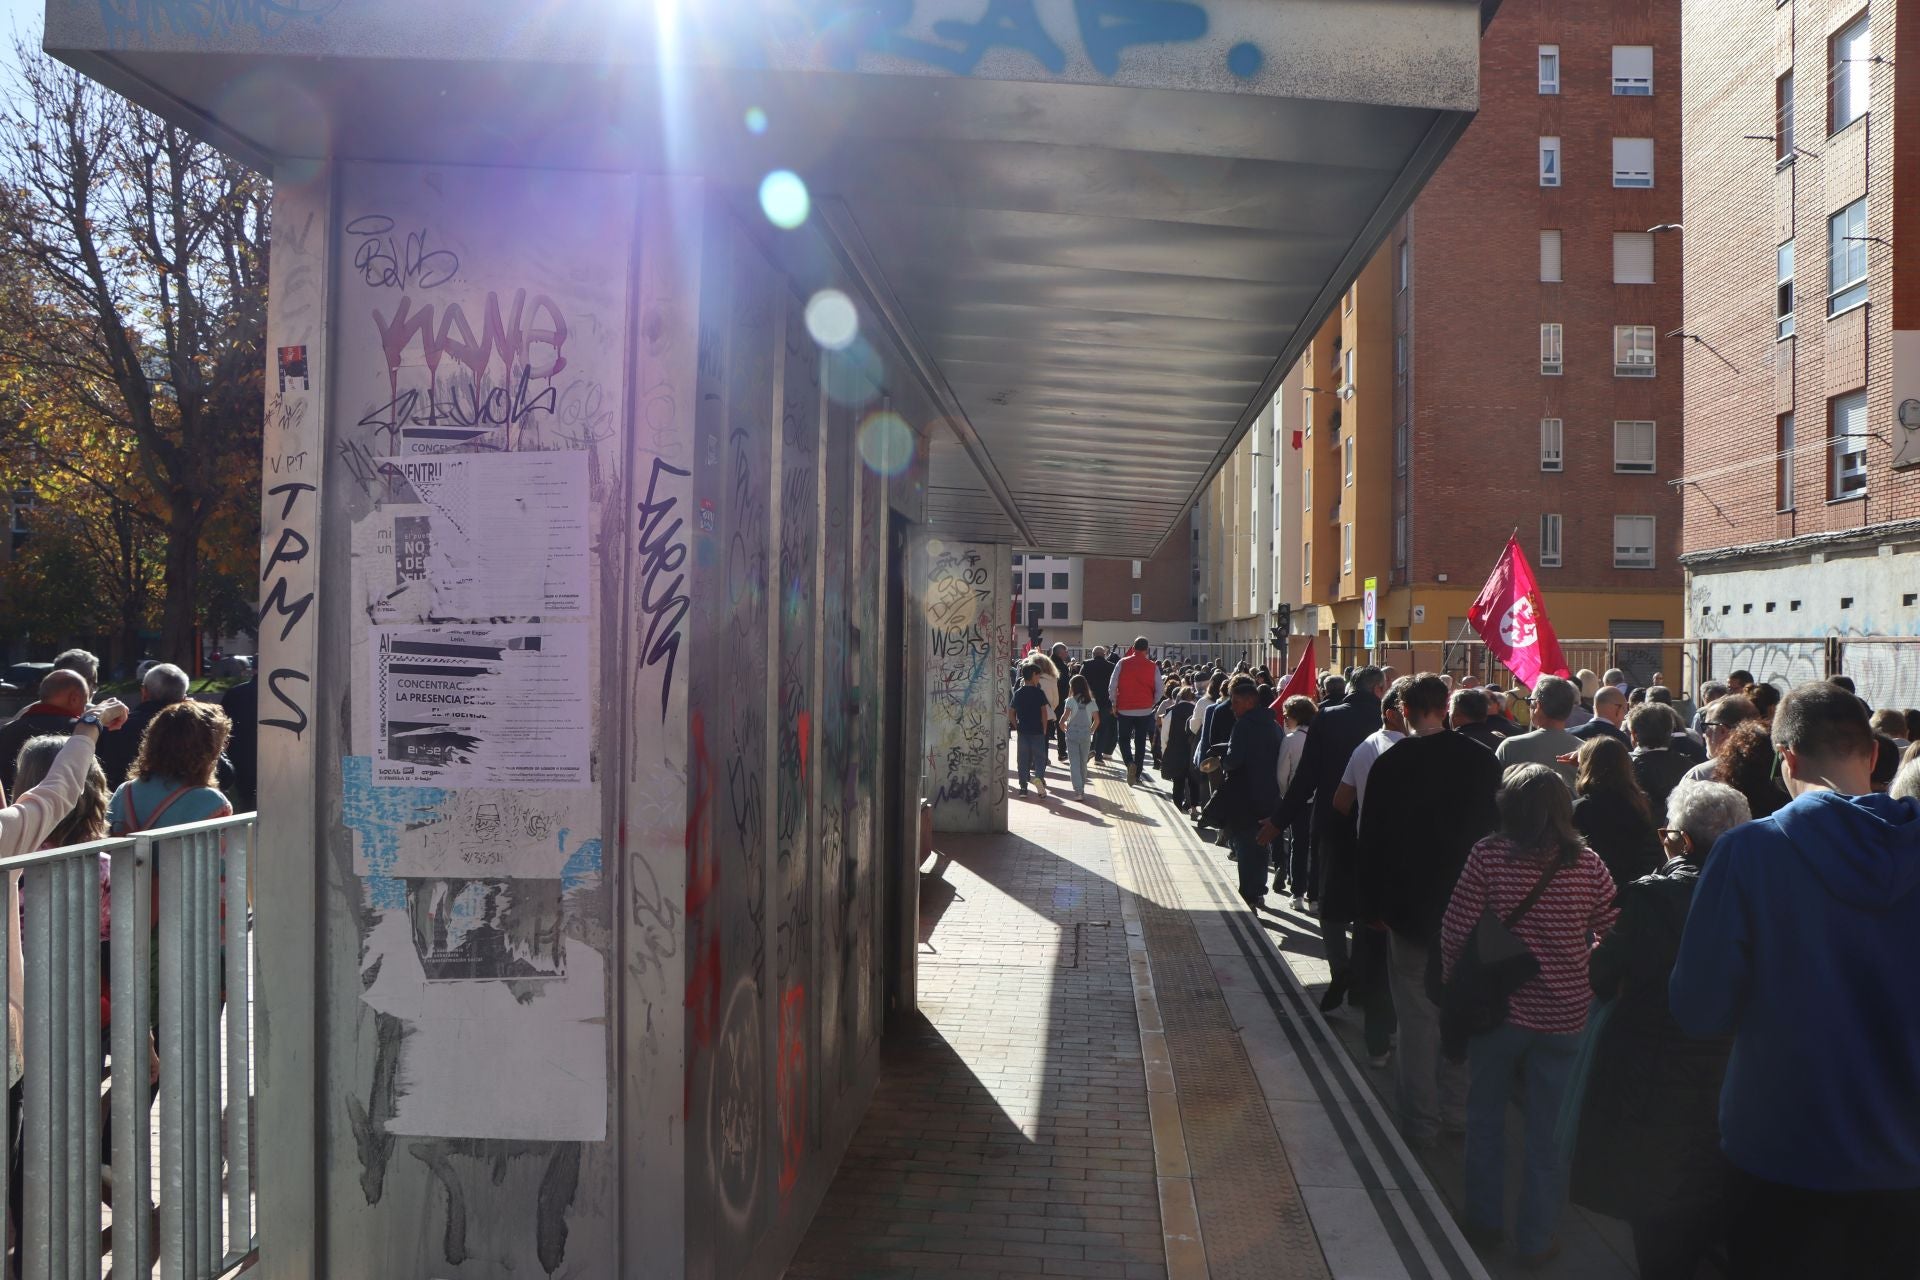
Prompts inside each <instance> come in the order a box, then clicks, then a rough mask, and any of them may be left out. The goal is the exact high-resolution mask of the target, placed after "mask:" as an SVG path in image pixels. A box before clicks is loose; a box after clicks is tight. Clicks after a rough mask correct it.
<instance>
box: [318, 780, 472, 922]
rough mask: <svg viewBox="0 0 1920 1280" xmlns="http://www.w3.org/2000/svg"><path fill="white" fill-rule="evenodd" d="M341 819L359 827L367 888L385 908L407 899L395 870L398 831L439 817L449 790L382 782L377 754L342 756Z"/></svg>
mask: <svg viewBox="0 0 1920 1280" xmlns="http://www.w3.org/2000/svg"><path fill="white" fill-rule="evenodd" d="M340 784H341V785H340V821H341V823H342V824H343V825H344V826H345V827H346V828H347V829H348V830H349V831H354V832H357V833H359V836H360V851H361V855H362V857H363V858H364V860H365V862H366V865H367V871H368V875H367V877H366V880H367V893H368V896H369V897H370V898H371V899H372V902H373V905H374V906H375V907H376V908H378V909H379V910H382V911H398V910H400V909H402V908H404V907H405V906H406V905H407V886H406V883H405V882H404V881H402V880H398V879H395V878H394V877H393V875H392V872H393V868H394V864H395V863H397V862H398V861H399V859H400V833H401V832H402V831H406V830H409V829H411V828H413V827H422V826H425V825H427V824H428V823H430V822H437V821H439V820H440V819H441V818H442V817H444V816H445V815H444V814H443V813H442V812H441V806H442V805H444V804H446V802H447V800H448V797H449V793H448V792H447V791H444V790H442V789H441V788H439V787H383V786H378V785H376V784H375V783H374V781H373V760H372V759H371V758H370V757H367V756H348V757H346V759H345V760H343V761H341V770H340Z"/></svg>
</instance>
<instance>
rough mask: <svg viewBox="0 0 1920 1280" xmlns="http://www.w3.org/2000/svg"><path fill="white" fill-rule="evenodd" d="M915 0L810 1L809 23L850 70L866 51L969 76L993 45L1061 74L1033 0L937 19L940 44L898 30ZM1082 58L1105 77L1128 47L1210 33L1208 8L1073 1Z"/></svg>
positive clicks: (1185, 2)
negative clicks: (811, 19)
mask: <svg viewBox="0 0 1920 1280" xmlns="http://www.w3.org/2000/svg"><path fill="white" fill-rule="evenodd" d="M914 5H915V0H877V2H876V0H815V7H814V29H815V30H816V31H818V32H819V33H820V35H821V37H822V43H823V45H824V47H825V51H826V56H827V60H828V62H829V63H830V64H832V65H833V66H836V67H839V68H840V69H842V70H852V69H853V68H854V66H855V64H856V63H857V62H858V61H859V58H860V55H861V54H863V53H878V54H888V55H891V56H893V57H896V58H905V59H908V60H910V61H913V62H921V63H925V64H926V65H927V66H930V67H938V68H940V69H941V70H942V71H950V72H952V73H953V74H954V75H957V76H965V75H972V74H973V71H974V68H976V67H978V66H979V65H980V61H981V59H983V58H985V57H986V56H987V54H988V53H989V52H991V51H992V50H994V49H996V48H1005V49H1018V50H1020V51H1021V52H1023V53H1026V54H1029V55H1031V56H1032V58H1033V59H1034V61H1036V62H1038V63H1039V64H1040V65H1041V66H1042V67H1043V68H1045V69H1046V70H1048V71H1050V72H1052V73H1053V74H1055V75H1058V74H1059V73H1060V72H1062V71H1064V70H1066V66H1067V53H1066V50H1064V49H1062V48H1061V47H1060V44H1059V42H1058V41H1057V40H1055V39H1054V37H1053V35H1052V33H1050V32H1049V31H1048V30H1047V28H1046V25H1045V24H1044V23H1042V22H1041V21H1040V15H1039V14H1038V13H1037V12H1036V11H1035V9H1034V0H986V8H985V9H984V10H983V11H982V12H981V14H980V16H979V17H978V18H976V19H975V20H973V21H972V22H967V21H963V20H961V19H957V18H941V19H938V20H936V21H935V22H934V23H933V34H934V35H935V36H937V37H939V39H940V40H941V41H944V42H945V43H935V42H934V41H931V40H922V39H920V38H918V37H915V36H909V35H905V34H903V29H904V28H906V27H907V26H908V25H909V24H911V23H912V21H913V16H914ZM1073 12H1074V18H1075V22H1076V27H1077V34H1078V35H1079V37H1080V44H1081V47H1082V48H1083V49H1084V50H1085V52H1086V55H1087V61H1088V62H1090V63H1092V64H1093V69H1094V70H1095V71H1098V72H1099V73H1100V74H1101V75H1103V76H1110V75H1113V74H1114V73H1115V72H1117V71H1118V70H1119V69H1120V55H1121V53H1122V52H1123V51H1125V50H1126V49H1127V48H1129V47H1130V46H1132V45H1144V44H1185V43H1188V42H1191V41H1194V40H1198V39H1200V38H1201V37H1202V36H1204V35H1206V34H1207V11H1206V10H1205V9H1204V8H1202V7H1201V6H1199V5H1197V4H1194V3H1192V2H1191V0H1073Z"/></svg>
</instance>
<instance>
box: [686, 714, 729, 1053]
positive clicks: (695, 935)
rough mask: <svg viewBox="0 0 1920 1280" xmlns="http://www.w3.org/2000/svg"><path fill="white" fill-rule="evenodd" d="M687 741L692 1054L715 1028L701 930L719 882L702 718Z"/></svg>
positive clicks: (709, 936) (711, 971) (716, 992)
mask: <svg viewBox="0 0 1920 1280" xmlns="http://www.w3.org/2000/svg"><path fill="white" fill-rule="evenodd" d="M688 737H689V738H690V739H691V741H692V745H693V751H692V758H691V760H690V761H689V767H688V773H689V775H690V781H691V782H692V787H691V791H692V793H693V796H692V802H691V803H690V804H689V805H688V806H687V911H686V917H687V950H688V953H689V955H690V957H691V959H692V963H691V964H690V965H689V966H688V968H687V994H686V1005H687V1013H688V1015H689V1018H688V1024H689V1025H688V1030H689V1033H690V1034H691V1036H692V1038H693V1045H694V1048H695V1049H706V1048H709V1047H711V1046H712V1044H713V1033H714V1029H715V1028H716V1027H717V1026H718V1025H719V1023H720V980H721V977H722V970H721V966H720V935H719V933H718V932H717V931H715V932H709V930H708V928H707V920H706V909H707V900H708V898H710V897H712V895H713V887H714V884H715V883H716V881H717V880H718V879H719V875H718V872H717V870H716V868H715V866H714V858H713V840H712V836H711V833H710V832H709V831H708V829H707V805H708V802H709V801H710V800H711V799H712V798H713V765H712V762H711V761H710V760H709V759H708V757H707V726H706V720H705V717H703V716H702V715H701V714H700V712H698V711H695V712H693V713H692V715H691V717H690V718H689V724H688Z"/></svg>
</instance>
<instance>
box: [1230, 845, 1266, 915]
mask: <svg viewBox="0 0 1920 1280" xmlns="http://www.w3.org/2000/svg"><path fill="white" fill-rule="evenodd" d="M1259 831H1260V828H1259V827H1258V826H1251V827H1241V828H1238V829H1236V830H1234V831H1231V832H1229V833H1228V839H1229V840H1230V841H1231V843H1232V845H1233V852H1234V853H1235V855H1237V856H1236V860H1235V862H1234V864H1233V865H1234V866H1236V867H1238V868H1239V869H1240V896H1241V897H1242V898H1243V899H1245V900H1246V904H1247V905H1248V906H1249V907H1251V908H1253V910H1254V911H1255V912H1256V913H1258V912H1259V910H1260V908H1261V907H1262V906H1264V905H1265V904H1266V901H1267V846H1266V845H1263V844H1261V843H1259V842H1258V841H1257V840H1255V839H1254V836H1255V835H1257V834H1259Z"/></svg>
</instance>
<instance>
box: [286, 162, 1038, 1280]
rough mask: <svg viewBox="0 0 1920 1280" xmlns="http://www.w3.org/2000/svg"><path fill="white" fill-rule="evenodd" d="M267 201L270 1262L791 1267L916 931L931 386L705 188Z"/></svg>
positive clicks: (619, 1271)
mask: <svg viewBox="0 0 1920 1280" xmlns="http://www.w3.org/2000/svg"><path fill="white" fill-rule="evenodd" d="M274 218H275V227H274V245H275V251H274V257H273V261H272V272H273V275H272V298H273V308H272V314H271V316H270V319H269V347H270V349H271V353H270V354H271V367H270V369H269V400H268V415H267V431H266V455H265V461H264V467H265V480H266V483H265V485H264V486H263V492H264V495H265V510H264V513H263V516H264V519H263V538H264V541H263V548H262V565H263V569H264V571H265V580H264V586H263V597H264V603H263V610H262V619H261V622H262V626H261V661H262V673H263V674H262V679H263V683H264V686H265V695H266V696H265V697H264V698H263V712H262V747H261V756H262V798H261V809H262V812H263V814H264V815H265V817H264V821H263V824H262V837H261V844H260V873H259V883H260V901H259V917H258V931H257V933H256V938H257V939H258V945H259V948H260V955H261V965H260V967H261V993H260V994H261V998H260V1009H261V1017H260V1031H261V1052H260V1060H261V1073H260V1080H261V1089H262V1127H261V1133H262V1150H261V1159H262V1163H263V1171H262V1178H261V1189H262V1214H261V1220H262V1234H263V1238H264V1239H266V1240H268V1241H270V1243H271V1246H272V1247H271V1248H266V1249H263V1267H264V1270H265V1273H266V1274H268V1275H271V1276H275V1277H281V1276H285V1277H294V1276H300V1277H312V1276H319V1275H332V1276H348V1275H354V1276H360V1275H364V1276H381V1277H383V1278H384V1277H391V1278H394V1280H402V1278H409V1277H417V1278H419V1280H469V1278H473V1280H477V1278H480V1277H489V1278H491V1277H497V1276H501V1275H506V1274H520V1275H535V1276H543V1275H563V1274H572V1275H595V1276H602V1275H604V1276H634V1277H662V1278H666V1280H679V1278H680V1277H697V1278H700V1280H714V1278H718V1277H729V1278H730V1277H736V1276H740V1277H747V1276H767V1275H773V1274H777V1272H778V1270H779V1267H780V1266H781V1265H782V1264H783V1263H784V1260H785V1258H786V1257H787V1256H788V1255H789V1254H790V1252H791V1250H792V1248H793V1247H794V1245H795V1244H796V1243H797V1241H798V1239H799V1235H800V1233H801V1231H802V1230H803V1229H804V1227H805V1224H806V1222H807V1220H808V1218H809V1217H810V1215H811V1212H812V1208H813V1205H814V1204H815V1203H816V1202H817V1200H818V1198H819V1196H820V1195H822V1194H823V1193H824V1191H825V1188H826V1185H827V1183H828V1181H829V1180H830V1179H829V1175H830V1172H831V1170H832V1168H833V1166H834V1165H835V1164H836V1163H837V1161H838V1158H839V1153H840V1151H841V1150H842V1149H843V1148H844V1146H845V1144H846V1142H847V1140H848V1139H849V1137H850V1136H851V1133H852V1130H853V1127H854V1125H855V1124H856V1123H857V1121H858V1118H859V1115H860V1112H861V1110H862V1108H863V1107H864V1104H865V1099H866V1097H867V1095H868V1092H869V1091H870V1090H871V1088H872V1086H873V1081H874V1078H875V1073H876V1071H877V1047H878V1042H879V1034H880V1027H881V1024H882V1019H883V1015H884V1001H885V998H886V996H885V992H886V991H887V990H889V988H888V986H887V983H886V981H885V966H886V964H887V963H888V960H887V957H888V956H890V955H893V954H896V953H897V947H896V946H895V940H896V937H897V936H905V937H908V938H910V937H911V929H910V927H903V928H890V926H889V921H888V920H887V919H886V917H885V914H884V913H885V910H886V904H887V903H888V902H889V900H890V899H889V886H888V881H887V876H888V874H889V868H891V867H894V866H895V865H896V861H897V860H896V859H894V858H893V857H892V854H893V852H894V851H895V850H898V849H901V848H903V847H904V846H903V844H902V840H903V833H904V832H905V831H906V829H907V828H908V826H909V819H908V818H907V817H906V816H905V815H907V814H908V813H909V812H911V811H912V810H913V809H914V808H915V807H916V803H917V800H918V798H919V794H920V786H921V768H920V756H919V753H918V752H916V751H899V750H897V749H889V748H888V747H887V746H886V745H885V744H884V743H883V737H884V734H885V732H886V731H887V730H886V727H887V726H889V725H892V724H895V723H898V725H899V726H900V730H899V731H900V732H901V733H903V734H910V735H911V737H910V738H909V739H908V740H910V741H914V742H917V741H919V740H920V737H921V734H922V730H921V724H920V714H919V710H918V707H917V706H907V705H903V704H904V700H905V699H907V698H909V697H917V696H918V690H919V689H920V687H921V679H922V672H921V667H922V661H923V660H922V657H921V654H922V652H923V648H922V646H923V645H924V644H925V643H926V634H925V630H924V628H921V627H918V626H914V627H907V626H904V625H902V624H901V623H900V622H899V621H897V620H898V619H901V618H912V617H915V616H917V615H918V612H919V609H920V605H919V602H918V592H917V590H914V589H913V587H914V585H915V584H913V583H912V582H911V581H910V575H908V574H907V573H906V572H905V570H904V566H903V565H901V564H898V563H896V562H895V559H896V557H897V556H899V555H900V554H902V553H901V552H899V551H896V550H895V548H896V547H904V546H905V545H906V541H907V538H906V533H905V532H904V531H909V530H911V529H912V528H913V527H914V525H915V523H916V521H917V519H918V518H919V515H920V512H919V509H918V506H919V502H920V496H919V495H920V492H921V490H922V488H923V484H924V480H923V477H924V468H925V465H926V451H925V449H924V447H923V444H922V440H921V434H920V428H919V427H918V426H916V425H915V424H925V423H928V422H931V421H933V420H935V416H936V415H935V414H934V413H933V411H932V410H931V408H930V407H929V403H928V401H927V398H926V393H925V392H924V390H921V389H918V388H917V387H916V386H915V385H914V384H913V382H912V381H911V379H910V378H906V377H904V376H902V375H901V374H900V373H899V372H898V371H899V370H900V369H901V368H902V367H903V362H902V361H901V360H900V358H899V356H898V354H897V352H896V351H895V350H894V349H893V348H892V347H891V346H890V345H889V344H888V342H887V340H886V338H885V336H884V335H883V334H882V333H880V332H877V331H876V332H875V333H874V334H873V335H872V336H871V338H870V339H869V340H867V341H866V342H865V344H864V346H863V348H862V350H861V352H860V353H859V357H858V359H857V361H856V360H855V359H852V358H850V357H848V356H845V355H843V354H841V353H840V351H839V350H838V349H836V348H833V347H829V346H825V345H823V344H822V343H820V342H819V341H817V340H816V339H815V338H814V336H813V335H812V334H811V333H810V331H809V329H808V326H807V321H806V316H805V312H806V304H807V301H808V299H809V297H811V296H814V295H816V294H818V293H819V292H820V291H821V290H822V289H823V288H825V287H827V285H828V284H829V283H830V282H831V279H832V277H830V276H823V275H821V274H820V270H821V268H820V264H821V263H822V262H825V261H830V259H829V258H828V256H827V255H825V254H823V253H820V252H819V246H818V244H817V242H816V243H812V244H809V242H808V241H807V238H806V237H807V236H809V235H811V233H810V232H799V233H797V234H796V235H795V236H794V237H791V238H789V239H787V240H784V241H781V242H777V243H773V244H769V243H768V242H767V241H766V240H765V239H764V238H763V237H762V236H760V235H758V234H756V232H755V230H754V228H753V227H752V226H751V224H750V223H748V222H746V221H744V220H743V219H742V218H741V217H740V216H739V214H738V212H737V210H736V208H735V207H734V206H733V204H732V203H731V201H730V200H728V199H727V198H725V197H723V196H721V195H719V194H716V193H715V192H714V190H712V188H711V187H710V186H709V185H708V184H707V183H705V182H703V181H701V180H699V179H693V178H664V177H657V176H648V175H641V174H631V173H628V174H608V173H599V174H594V173H582V172H560V171H554V172H542V173H531V172H527V171H519V170H489V169H482V168H474V167H461V166H436V165H420V164H364V163H340V164H335V165H329V166H323V167H320V168H318V169H316V170H314V171H313V172H310V173H309V174H307V175H305V178H304V180H303V181H287V182H283V183H281V184H279V186H278V189H277V193H276V203H275V208H274ZM796 263H798V265H797V266H796ZM842 283H846V282H844V281H843V282H842ZM841 296H842V297H844V296H845V295H844V294H843V295H841ZM863 435H864V436H865V437H867V438H868V441H869V443H868V447H866V448H864V449H863V448H862V438H863ZM876 436H878V437H882V438H883V439H884V447H878V446H874V445H873V444H872V443H871V440H872V439H873V438H874V437H876ZM1003 576H1004V575H1003ZM896 627H897V628H898V630H897V631H895V630H894V628H896ZM905 865H906V866H908V867H909V868H910V866H911V858H910V857H909V858H908V859H907V861H906V864H905ZM896 898H897V895H896ZM906 901H907V902H908V903H909V904H910V902H911V899H910V898H908V899H906Z"/></svg>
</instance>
